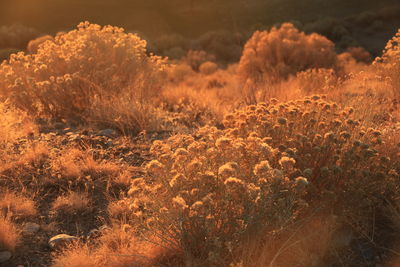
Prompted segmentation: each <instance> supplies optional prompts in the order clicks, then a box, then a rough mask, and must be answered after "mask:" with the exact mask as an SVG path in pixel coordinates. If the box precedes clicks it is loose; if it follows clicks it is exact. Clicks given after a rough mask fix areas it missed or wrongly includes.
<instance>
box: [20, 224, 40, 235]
mask: <svg viewBox="0 0 400 267" xmlns="http://www.w3.org/2000/svg"><path fill="white" fill-rule="evenodd" d="M39 229H40V225H39V224H37V223H32V222H28V223H26V224H25V225H24V229H23V232H24V233H26V234H34V233H36V232H37V231H39Z"/></svg>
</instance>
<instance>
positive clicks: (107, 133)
mask: <svg viewBox="0 0 400 267" xmlns="http://www.w3.org/2000/svg"><path fill="white" fill-rule="evenodd" d="M97 135H98V136H105V137H108V138H113V137H116V136H117V132H116V131H115V130H113V129H104V130H101V131H100V132H98V133H97Z"/></svg>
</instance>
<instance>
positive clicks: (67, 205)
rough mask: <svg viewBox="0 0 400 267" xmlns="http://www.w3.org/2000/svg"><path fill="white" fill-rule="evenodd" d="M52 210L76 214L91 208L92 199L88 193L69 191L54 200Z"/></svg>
mask: <svg viewBox="0 0 400 267" xmlns="http://www.w3.org/2000/svg"><path fill="white" fill-rule="evenodd" d="M52 210H54V211H55V212H58V213H64V214H70V215H74V214H75V215H76V214H81V213H83V212H85V211H89V210H91V201H90V199H89V196H88V194H87V193H80V192H73V191H71V192H68V193H67V194H65V195H61V196H59V197H57V199H56V200H54V202H53V204H52Z"/></svg>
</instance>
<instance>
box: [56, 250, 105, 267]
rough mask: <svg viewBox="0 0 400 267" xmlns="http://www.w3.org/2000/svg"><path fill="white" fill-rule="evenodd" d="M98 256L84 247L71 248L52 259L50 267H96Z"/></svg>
mask: <svg viewBox="0 0 400 267" xmlns="http://www.w3.org/2000/svg"><path fill="white" fill-rule="evenodd" d="M98 262H99V256H98V255H97V256H96V255H94V254H93V253H92V251H91V250H90V248H89V247H88V246H85V245H80V246H77V245H75V246H73V247H70V248H68V249H67V250H65V251H64V252H63V254H59V255H57V256H56V257H54V260H53V264H52V267H95V266H96V267H97V266H99V265H97V264H98Z"/></svg>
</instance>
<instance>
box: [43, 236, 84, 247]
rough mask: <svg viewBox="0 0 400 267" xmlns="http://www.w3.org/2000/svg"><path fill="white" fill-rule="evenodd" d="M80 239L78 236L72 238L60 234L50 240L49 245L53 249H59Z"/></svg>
mask: <svg viewBox="0 0 400 267" xmlns="http://www.w3.org/2000/svg"><path fill="white" fill-rule="evenodd" d="M76 240H78V238H77V237H76V236H71V235H66V234H59V235H56V236H53V237H52V238H50V240H49V245H50V247H51V248H59V247H60V246H63V245H65V244H67V243H70V242H72V241H76Z"/></svg>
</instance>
